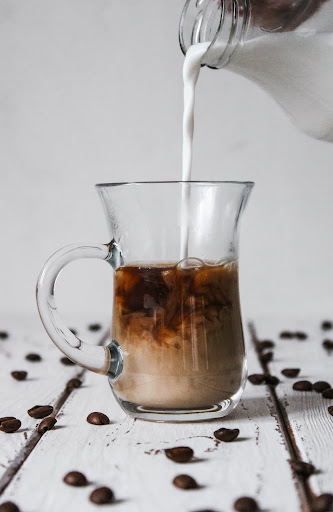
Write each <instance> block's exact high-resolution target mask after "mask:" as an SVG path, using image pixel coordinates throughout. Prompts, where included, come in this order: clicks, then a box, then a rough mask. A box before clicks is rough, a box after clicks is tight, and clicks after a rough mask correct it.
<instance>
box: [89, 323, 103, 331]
mask: <svg viewBox="0 0 333 512" xmlns="http://www.w3.org/2000/svg"><path fill="white" fill-rule="evenodd" d="M88 329H89V331H92V332H97V331H100V330H101V329H102V326H101V324H90V325H88Z"/></svg>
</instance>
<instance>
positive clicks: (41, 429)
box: [37, 416, 57, 434]
mask: <svg viewBox="0 0 333 512" xmlns="http://www.w3.org/2000/svg"><path fill="white" fill-rule="evenodd" d="M56 423H57V420H56V419H55V418H52V416H48V417H47V418H44V419H43V420H42V421H41V422H40V424H39V425H38V429H37V430H38V433H39V434H45V432H47V431H48V430H51V429H52V428H53V427H54V425H55V424H56Z"/></svg>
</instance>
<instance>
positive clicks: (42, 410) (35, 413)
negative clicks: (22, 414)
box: [28, 405, 53, 419]
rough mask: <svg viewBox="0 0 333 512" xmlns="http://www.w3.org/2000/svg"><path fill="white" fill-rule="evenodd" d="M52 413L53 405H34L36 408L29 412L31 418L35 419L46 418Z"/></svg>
mask: <svg viewBox="0 0 333 512" xmlns="http://www.w3.org/2000/svg"><path fill="white" fill-rule="evenodd" d="M52 412H53V407H52V406H51V405H34V407H31V409H29V410H28V414H29V416H31V417H32V418H35V419H41V418H45V417H46V416H49V415H50V414H52Z"/></svg>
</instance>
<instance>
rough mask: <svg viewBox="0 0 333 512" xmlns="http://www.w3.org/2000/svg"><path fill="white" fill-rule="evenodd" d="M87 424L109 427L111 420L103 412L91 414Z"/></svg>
mask: <svg viewBox="0 0 333 512" xmlns="http://www.w3.org/2000/svg"><path fill="white" fill-rule="evenodd" d="M87 422H88V423H91V424H92V425H109V423H110V420H109V418H108V417H107V415H106V414H103V413H102V412H91V413H90V414H89V415H88V417H87Z"/></svg>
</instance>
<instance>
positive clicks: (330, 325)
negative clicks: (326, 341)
mask: <svg viewBox="0 0 333 512" xmlns="http://www.w3.org/2000/svg"><path fill="white" fill-rule="evenodd" d="M321 328H322V330H323V331H330V330H331V329H333V323H332V322H331V321H330V320H324V322H322V324H321Z"/></svg>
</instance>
